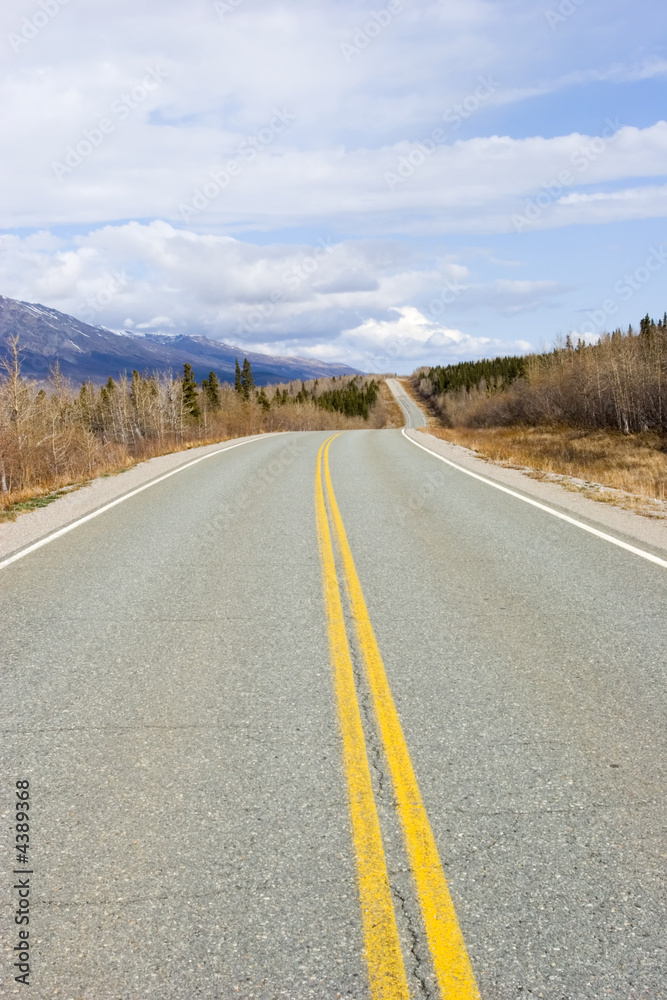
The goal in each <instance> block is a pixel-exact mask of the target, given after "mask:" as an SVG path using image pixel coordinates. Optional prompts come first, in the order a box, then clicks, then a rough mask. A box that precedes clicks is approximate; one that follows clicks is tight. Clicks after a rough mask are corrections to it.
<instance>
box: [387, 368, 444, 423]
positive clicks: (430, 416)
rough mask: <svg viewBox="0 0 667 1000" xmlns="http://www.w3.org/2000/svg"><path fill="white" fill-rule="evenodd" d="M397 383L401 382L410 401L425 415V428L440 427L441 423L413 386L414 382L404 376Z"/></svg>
mask: <svg viewBox="0 0 667 1000" xmlns="http://www.w3.org/2000/svg"><path fill="white" fill-rule="evenodd" d="M397 381H398V382H400V384H401V385H402V386H403V388H404V389H405V391H406V392H407V394H408V396H409V397H410V399H412V400H413V402H415V403H416V404H417V406H418V407H419V409H420V410H421V411H422V413H423V414H424V427H440V421H439V420H438V418H437V416H436V415H435V414H434V413H431V412H430V411H429V406H428V403H427V402H426V400H424V399H423V398H422V397H421V396H420V395H419V393H418V392H417V390H416V389H415V387H414V385H413V384H412V380H411V379H410V378H408V377H407V376H404V377H403V378H399V379H398V380H397Z"/></svg>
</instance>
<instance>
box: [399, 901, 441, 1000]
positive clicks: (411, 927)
mask: <svg viewBox="0 0 667 1000" xmlns="http://www.w3.org/2000/svg"><path fill="white" fill-rule="evenodd" d="M391 894H392V896H393V898H394V900H397V901H398V912H399V914H400V917H401V918H402V919H401V920H400V923H401V924H402V925H403V926H404V928H405V929H406V933H407V938H408V948H409V956H410V965H411V969H410V972H411V973H412V980H413V981H414V983H415V984H416V989H415V991H414V993H412V991H411V994H412V996H413V997H415V1000H436V993H435V992H434V991H433V989H432V988H431V986H430V985H429V981H428V979H427V976H428V971H429V967H428V964H427V962H426V961H425V960H424V955H423V940H422V937H421V935H420V934H419V933H418V932H417V928H416V927H415V924H414V920H413V916H412V910H413V906H414V900H411V901H408V899H407V895H408V894H407V893H403V892H402V891H401V890H400V889H399V888H398V886H397V885H395V884H392V887H391Z"/></svg>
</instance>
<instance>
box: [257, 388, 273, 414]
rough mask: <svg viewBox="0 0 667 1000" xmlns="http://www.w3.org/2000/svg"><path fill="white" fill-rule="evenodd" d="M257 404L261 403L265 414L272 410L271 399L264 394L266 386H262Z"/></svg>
mask: <svg viewBox="0 0 667 1000" xmlns="http://www.w3.org/2000/svg"><path fill="white" fill-rule="evenodd" d="M257 402H258V403H259V405H260V406H261V407H262V409H263V410H264V411H265V412H266V410H270V409H271V400H270V399H269V397H268V396H267V395H266V393H265V392H264V386H262V388H261V389H260V390H259V392H258V393H257Z"/></svg>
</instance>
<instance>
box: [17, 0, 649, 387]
mask: <svg viewBox="0 0 667 1000" xmlns="http://www.w3.org/2000/svg"><path fill="white" fill-rule="evenodd" d="M44 10H46V7H44ZM40 11H41V8H39V9H38V8H37V7H36V8H35V9H34V10H33V8H32V7H25V8H21V9H20V10H19V9H16V8H10V9H5V10H3V12H2V18H3V26H4V29H5V37H6V39H7V46H8V50H9V51H8V55H9V59H8V61H7V66H6V71H5V75H4V88H5V101H4V102H3V104H4V108H5V112H4V114H5V127H4V133H5V135H6V136H7V139H8V141H7V156H6V158H5V163H4V166H3V168H2V169H3V170H4V176H3V179H4V182H5V183H4V184H3V190H4V191H5V192H6V194H5V196H4V198H5V200H4V202H3V213H2V216H3V218H2V235H1V236H0V244H1V246H2V254H1V257H0V288H1V290H2V294H3V295H6V296H7V297H11V298H15V299H18V300H20V301H29V302H32V303H34V304H42V305H44V306H46V307H48V308H54V309H57V310H58V311H60V312H63V313H65V314H68V315H73V316H75V317H76V318H78V319H80V320H81V321H82V322H87V323H90V324H91V325H96V326H100V327H102V328H105V329H109V330H111V331H112V332H116V333H118V332H121V331H125V332H131V333H133V334H135V335H145V334H147V333H148V334H161V335H165V334H166V335H170V336H178V335H182V334H189V335H192V336H204V337H207V338H209V339H212V340H217V341H221V342H224V343H226V344H229V345H230V346H234V347H237V346H238V349H239V350H242V351H246V352H250V353H260V354H267V355H273V356H278V357H287V358H297V357H299V358H304V359H307V360H318V361H322V362H326V363H336V364H346V365H349V366H350V367H353V368H358V369H361V370H363V371H364V372H367V373H370V374H372V373H380V372H388V371H397V372H401V373H408V372H411V371H413V370H415V369H416V368H418V367H421V366H423V365H431V366H434V365H438V364H445V365H446V364H455V363H457V362H459V361H466V360H477V359H480V358H483V357H487V358H491V357H495V356H501V355H509V354H523V353H530V352H533V351H540V350H543V349H545V348H546V349H548V348H549V347H550V346H551V345H553V344H554V343H555V342H556V341H557V338H559V337H561V338H565V337H566V336H567V335H570V336H572V338H573V339H577V338H582V339H584V340H585V341H586V342H593V341H594V340H595V339H597V337H598V336H599V335H600V334H601V333H603V332H607V331H609V330H612V329H614V328H616V327H627V326H628V325H630V324H632V325H636V324H637V323H638V321H639V318H640V317H641V316H643V315H645V314H646V313H649V314H651V315H653V316H660V315H662V314H663V312H664V299H663V298H662V291H661V287H662V286H663V285H664V281H663V282H660V281H659V280H657V281H656V280H655V278H656V277H657V276H659V275H660V274H661V273H662V270H663V268H664V264H665V263H666V262H667V244H666V243H665V242H664V241H663V229H664V224H663V219H664V217H665V215H666V214H667V182H666V181H665V173H666V172H667V171H666V168H665V163H666V162H667V160H666V158H665V153H666V152H667V123H666V122H665V115H664V111H663V107H662V105H663V88H664V78H665V76H666V75H667V59H665V58H664V50H665V44H664V38H665V28H664V23H663V22H664V15H663V9H662V6H661V5H659V4H658V3H657V0H649V2H648V3H647V4H646V5H644V6H643V8H642V12H641V17H640V18H638V17H636V16H635V14H634V8H633V7H631V6H630V4H629V3H628V2H627V0H611V2H610V3H609V4H607V5H605V8H604V12H603V13H601V12H600V10H599V8H597V9H596V8H595V7H594V6H593V5H589V4H586V3H585V2H584V0H580V2H579V3H576V4H575V3H571V4H569V5H568V3H567V2H556V3H550V2H547V3H545V4H544V6H543V7H540V8H539V9H535V7H534V5H533V4H530V3H528V2H527V0H519V2H513V3H512V4H511V5H510V3H509V2H508V0H502V2H497V3H490V2H482V0H475V2H473V3H469V2H464V0H455V2H449V3H448V4H447V5H446V6H445V5H444V4H441V3H436V4H428V5H426V4H420V3H418V2H407V0H406V2H399V0H391V2H388V3H383V5H382V7H381V9H378V10H377V11H375V12H373V10H371V9H370V8H369V9H361V8H360V7H359V5H358V4H356V3H351V2H344V3H334V2H333V0H325V2H324V3H323V4H321V5H319V6H318V8H317V10H314V9H306V10H304V11H302V12H301V13H300V14H299V16H298V17H297V16H296V15H295V14H294V12H293V10H292V8H291V7H288V6H287V5H285V4H283V3H281V2H273V0H253V3H252V4H250V3H246V2H245V0H235V2H230V3H222V2H220V0H217V2H208V3H202V4H201V5H199V6H197V7H195V8H189V9H188V10H187V11H186V10H185V9H183V8H182V7H181V6H180V5H178V4H167V5H165V4H160V5H159V6H158V5H157V4H156V3H154V2H153V0H148V2H146V3H144V4H142V7H141V11H140V13H137V10H136V5H130V4H129V3H127V2H125V0H123V2H120V3H116V4H114V5H113V7H112V6H111V5H110V4H108V3H107V0H101V2H100V3H99V4H97V5H96V8H95V11H92V12H88V13H87V15H86V17H85V18H84V17H77V16H76V15H75V14H73V9H72V8H70V7H69V6H67V5H65V4H64V2H60V0H54V2H53V3H52V4H50V5H49V11H50V13H44V12H42V13H41V16H40ZM602 17H604V21H603V20H602ZM101 29H103V36H101Z"/></svg>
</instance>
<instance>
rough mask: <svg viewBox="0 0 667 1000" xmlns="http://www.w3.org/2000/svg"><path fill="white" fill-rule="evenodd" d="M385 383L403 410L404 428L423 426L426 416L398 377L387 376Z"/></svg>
mask: <svg viewBox="0 0 667 1000" xmlns="http://www.w3.org/2000/svg"><path fill="white" fill-rule="evenodd" d="M387 385H388V386H389V388H390V389H391V391H392V392H393V394H394V396H395V398H396V401H397V403H398V405H399V406H400V408H401V410H402V411H403V417H404V419H405V426H406V428H411V427H423V426H424V425H425V423H426V417H425V416H424V414H423V413H422V411H421V410H420V409H419V407H418V406H417V404H416V403H415V401H414V399H412V397H411V396H409V395H408V394H407V392H406V391H405V389H404V388H403V386H402V385H401V383H400V382H399V381H398V379H397V378H388V379H387Z"/></svg>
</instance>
